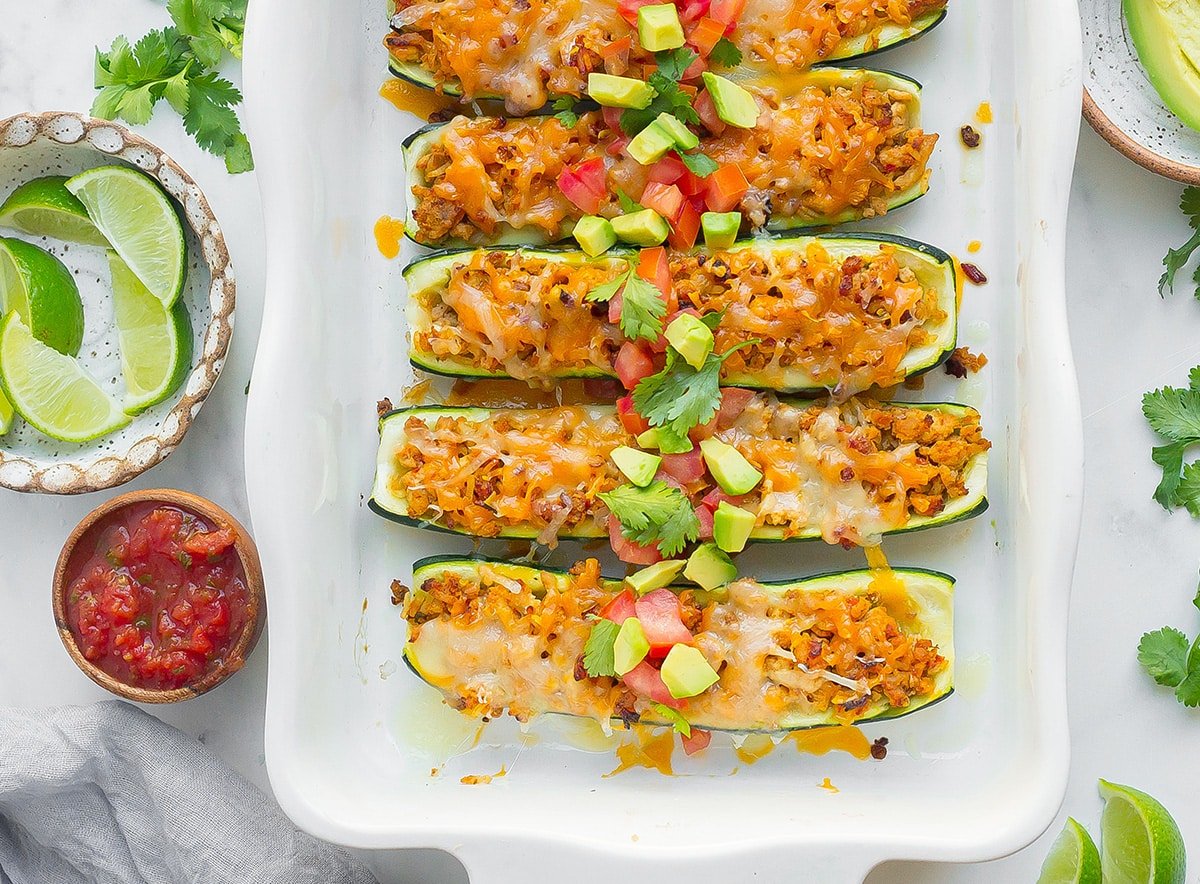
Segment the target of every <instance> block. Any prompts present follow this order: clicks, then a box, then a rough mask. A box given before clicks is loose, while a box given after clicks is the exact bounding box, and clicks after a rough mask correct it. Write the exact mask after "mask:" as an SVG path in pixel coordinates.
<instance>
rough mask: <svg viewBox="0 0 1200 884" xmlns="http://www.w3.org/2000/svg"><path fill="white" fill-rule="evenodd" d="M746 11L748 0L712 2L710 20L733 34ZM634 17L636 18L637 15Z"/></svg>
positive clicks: (709, 12) (727, 32) (709, 9)
mask: <svg viewBox="0 0 1200 884" xmlns="http://www.w3.org/2000/svg"><path fill="white" fill-rule="evenodd" d="M622 2H624V0H622ZM745 11H746V0H712V2H711V3H710V4H709V6H708V16H709V18H711V19H713V21H717V22H720V23H721V24H723V25H725V33H726V34H729V33H732V32H733V29H734V28H736V27H737V23H738V19H740V18H741V17H742V13H743V12H745ZM634 15H635V17H636V13H635V14H634Z"/></svg>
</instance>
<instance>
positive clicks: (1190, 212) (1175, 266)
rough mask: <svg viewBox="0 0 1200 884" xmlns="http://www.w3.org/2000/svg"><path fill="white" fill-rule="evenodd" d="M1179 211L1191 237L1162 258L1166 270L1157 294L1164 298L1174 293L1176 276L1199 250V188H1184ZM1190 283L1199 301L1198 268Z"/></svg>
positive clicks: (1199, 268)
mask: <svg viewBox="0 0 1200 884" xmlns="http://www.w3.org/2000/svg"><path fill="white" fill-rule="evenodd" d="M1179 209H1180V211H1181V212H1183V214H1185V215H1187V218H1188V224H1189V225H1190V226H1191V228H1192V236H1191V238H1190V239H1188V241H1187V242H1185V243H1184V244H1183V245H1181V246H1180V247H1179V248H1177V249H1168V250H1167V256H1166V257H1165V258H1163V267H1165V268H1166V269H1165V270H1164V271H1163V275H1162V277H1161V278H1160V279H1159V280H1158V293H1159V294H1160V295H1162V296H1164V297H1165V296H1166V294H1167V292H1168V291H1174V289H1175V277H1176V275H1177V274H1178V273H1179V271H1180V270H1182V269H1183V268H1184V267H1186V266H1187V263H1188V261H1190V260H1191V258H1192V254H1193V253H1194V252H1195V251H1196V250H1197V249H1200V187H1186V188H1184V191H1183V196H1181V197H1180V198H1179ZM1192 281H1193V282H1195V283H1196V290H1195V296H1196V298H1197V299H1200V267H1197V268H1196V270H1195V271H1194V272H1193V274H1192Z"/></svg>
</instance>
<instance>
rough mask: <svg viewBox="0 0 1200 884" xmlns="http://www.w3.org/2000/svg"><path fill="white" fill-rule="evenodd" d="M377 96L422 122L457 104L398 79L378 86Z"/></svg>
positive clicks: (454, 101) (453, 100)
mask: <svg viewBox="0 0 1200 884" xmlns="http://www.w3.org/2000/svg"><path fill="white" fill-rule="evenodd" d="M379 94H380V95H381V96H382V97H383V98H385V99H387V101H388V102H390V103H391V104H392V106H393V107H395V108H396V110H402V111H408V112H409V113H410V114H413V115H414V116H418V117H420V118H421V119H422V120H428V119H429V117H430V116H431V115H432V114H435V113H438V112H439V111H444V110H447V109H448V108H452V107H454V106H455V105H456V104H458V102H457V101H456V100H455V99H453V98H447V97H446V96H445V95H440V94H438V93H437V92H434V91H433V90H432V89H426V88H424V87H423V86H417V85H416V84H414V83H410V82H408V80H401V79H399V78H398V77H393V78H392V79H390V80H388V81H387V82H386V83H384V84H383V85H382V86H380V87H379Z"/></svg>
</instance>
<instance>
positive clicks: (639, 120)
mask: <svg viewBox="0 0 1200 884" xmlns="http://www.w3.org/2000/svg"><path fill="white" fill-rule="evenodd" d="M697 57H698V56H697V55H696V53H695V52H693V51H692V50H691V49H688V48H687V47H686V46H685V47H681V48H679V49H672V50H670V51H669V52H659V53H657V54H656V55H655V56H654V59H655V61H656V62H657V63H658V68H657V70H655V71H654V73H652V74H651V75H650V76H649V77H648V78H647V79H646V82H647V83H649V84H650V85H651V86H652V87H653V88H654V92H655V95H654V99H653V100H652V101H651V102H650V105H649V106H648V107H645V108H642V109H640V110H637V109H631V110H627V111H625V112H624V113H622V114H621V128H622V129H623V130H624V132H625V134H626V135H637V134H638V133H639V132H641V131H642V130H643V129H645V128H646V127H647V126H649V125H650V124H651V123H652V122H654V120H655V118H657V117H658V115H659V114H661V113H668V114H671V115H672V116H674V117H676V118H677V119H678V120H679V121H680V122H681V123H684V124H685V125H686V124H696V123H699V122H700V115H699V114H697V113H696V110H695V108H693V107H692V99H691V96H689V95H688V94H687V93H686V92H684V91H683V90H682V89H680V88H679V81H680V79H681V78H682V77H683V72H684V71H686V70H687V69H688V68H689V67H691V64H692V62H694V61H695V60H696V58H697Z"/></svg>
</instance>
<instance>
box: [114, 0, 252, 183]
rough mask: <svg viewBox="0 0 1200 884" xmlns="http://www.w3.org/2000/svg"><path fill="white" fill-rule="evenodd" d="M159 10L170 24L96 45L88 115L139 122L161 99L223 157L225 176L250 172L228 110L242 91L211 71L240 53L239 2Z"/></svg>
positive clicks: (181, 3) (177, 4)
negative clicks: (106, 47)
mask: <svg viewBox="0 0 1200 884" xmlns="http://www.w3.org/2000/svg"><path fill="white" fill-rule="evenodd" d="M167 12H168V13H169V14H170V16H171V21H172V22H173V24H172V25H171V26H168V27H165V28H162V29H159V30H154V31H150V32H149V33H148V34H146V35H145V36H143V37H142V38H141V39H140V40H138V41H137V42H136V43H134V44H130V42H129V40H128V39H127V38H126V37H124V36H119V37H117V38H115V39H114V40H113V42H112V45H111V47H110V48H109V50H108V51H107V52H103V51H101V50H100V49H99V48H98V47H97V49H96V64H95V86H96V88H97V89H98V90H99V94H98V95H97V96H96V98H95V101H94V102H93V104H92V115H93V116H96V117H100V118H102V119H106V120H116V119H121V120H125V121H126V122H128V123H132V124H134V125H142V124H145V123H147V122H149V121H150V117H151V116H152V115H153V113H154V107H155V105H157V104H158V102H159V101H162V100H164V99H165V100H166V102H167V103H168V104H169V105H171V107H172V108H173V109H174V110H175V112H176V113H178V114H179V115H180V116H181V117H183V127H184V129H185V130H186V131H187V133H188V134H189V135H191V136H193V137H194V138H195V139H196V143H197V144H198V145H200V147H201V148H203V149H204V150H206V151H208V152H210V153H214V154H216V155H218V156H221V157H224V159H225V168H226V169H227V170H228V171H229V172H230V173H231V174H236V173H238V172H248V171H250V170H251V169H253V168H254V159H253V156H252V155H251V152H250V142H249V141H247V140H246V136H245V134H244V133H243V132H242V127H241V123H240V122H239V120H238V116H237V112H236V111H235V110H234V107H235V106H236V105H238V104H240V103H241V101H242V94H241V92H239V91H238V90H237V88H236V87H235V86H234V85H233V83H231V82H230V81H229V80H227V79H225V78H223V77H221V76H220V75H218V74H217V73H216V72H215V71H214V70H211V69H212V68H215V67H216V66H217V65H219V64H220V63H221V61H222V60H223V59H224V57H225V55H226V54H228V55H230V56H232V57H234V58H241V56H242V32H243V30H244V28H245V20H246V0H168V3H167Z"/></svg>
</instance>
